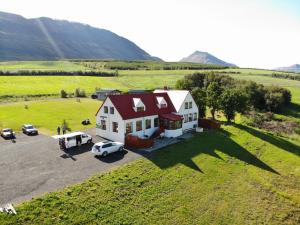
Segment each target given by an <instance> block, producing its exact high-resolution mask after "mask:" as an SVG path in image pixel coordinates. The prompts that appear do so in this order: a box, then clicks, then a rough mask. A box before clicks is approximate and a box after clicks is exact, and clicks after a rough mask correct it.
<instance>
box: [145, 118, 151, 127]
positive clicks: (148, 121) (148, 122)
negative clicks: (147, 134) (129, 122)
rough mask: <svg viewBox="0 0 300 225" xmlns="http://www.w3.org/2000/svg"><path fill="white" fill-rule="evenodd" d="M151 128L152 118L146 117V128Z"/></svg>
mask: <svg viewBox="0 0 300 225" xmlns="http://www.w3.org/2000/svg"><path fill="white" fill-rule="evenodd" d="M150 128H151V119H146V129H150Z"/></svg>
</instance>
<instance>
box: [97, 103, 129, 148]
mask: <svg viewBox="0 0 300 225" xmlns="http://www.w3.org/2000/svg"><path fill="white" fill-rule="evenodd" d="M104 106H107V107H108V113H104ZM110 107H114V105H113V103H112V102H111V100H110V99H109V98H107V99H106V100H105V102H104V103H103V106H102V107H101V109H100V111H99V112H98V114H97V117H96V124H97V125H100V124H101V120H105V121H106V130H102V129H100V128H97V129H96V134H97V135H99V136H101V137H104V138H107V139H109V140H113V141H119V142H124V134H125V128H124V121H123V120H122V117H121V115H120V114H119V112H118V111H117V109H116V108H115V107H114V114H110ZM113 122H117V123H118V132H117V133H116V132H113V125H112V123H113Z"/></svg>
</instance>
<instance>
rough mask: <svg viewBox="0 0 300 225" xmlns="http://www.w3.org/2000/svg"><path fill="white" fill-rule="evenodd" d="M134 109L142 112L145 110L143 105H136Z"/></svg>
mask: <svg viewBox="0 0 300 225" xmlns="http://www.w3.org/2000/svg"><path fill="white" fill-rule="evenodd" d="M136 111H137V112H144V111H145V107H144V106H139V107H136Z"/></svg>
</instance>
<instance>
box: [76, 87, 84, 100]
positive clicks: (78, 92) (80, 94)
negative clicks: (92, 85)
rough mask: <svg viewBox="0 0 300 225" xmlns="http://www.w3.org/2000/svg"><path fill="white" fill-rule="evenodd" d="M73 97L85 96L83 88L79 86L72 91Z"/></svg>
mask: <svg viewBox="0 0 300 225" xmlns="http://www.w3.org/2000/svg"><path fill="white" fill-rule="evenodd" d="M74 95H75V97H77V98H80V97H86V93H85V91H84V90H81V89H80V88H76V89H75V93H74Z"/></svg>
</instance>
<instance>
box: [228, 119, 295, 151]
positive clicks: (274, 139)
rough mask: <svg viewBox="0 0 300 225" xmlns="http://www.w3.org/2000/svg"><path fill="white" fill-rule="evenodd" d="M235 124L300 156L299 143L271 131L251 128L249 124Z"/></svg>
mask: <svg viewBox="0 0 300 225" xmlns="http://www.w3.org/2000/svg"><path fill="white" fill-rule="evenodd" d="M233 126H235V127H237V128H239V129H241V130H244V131H246V132H248V133H249V134H251V135H253V136H255V137H257V138H259V139H261V140H263V141H266V142H268V143H270V144H272V145H274V146H276V147H278V148H281V149H283V150H285V151H288V152H290V153H293V154H295V155H297V156H300V146H299V145H296V144H293V143H292V142H289V141H287V140H285V139H283V138H281V137H278V136H276V135H273V134H271V133H264V132H261V131H259V130H256V129H254V128H251V127H248V126H245V125H242V124H234V125H233Z"/></svg>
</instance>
